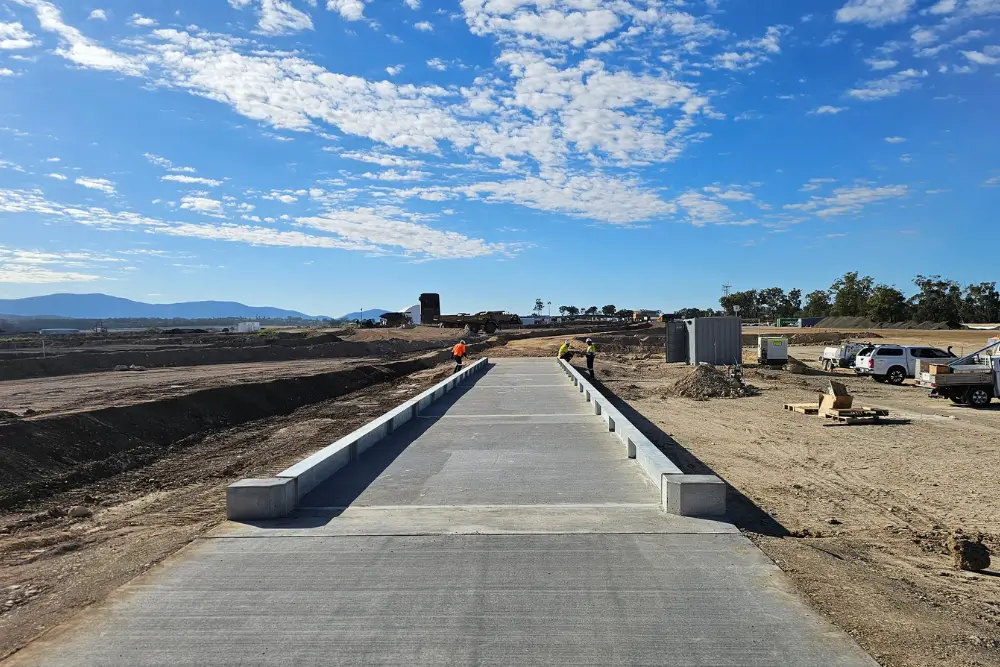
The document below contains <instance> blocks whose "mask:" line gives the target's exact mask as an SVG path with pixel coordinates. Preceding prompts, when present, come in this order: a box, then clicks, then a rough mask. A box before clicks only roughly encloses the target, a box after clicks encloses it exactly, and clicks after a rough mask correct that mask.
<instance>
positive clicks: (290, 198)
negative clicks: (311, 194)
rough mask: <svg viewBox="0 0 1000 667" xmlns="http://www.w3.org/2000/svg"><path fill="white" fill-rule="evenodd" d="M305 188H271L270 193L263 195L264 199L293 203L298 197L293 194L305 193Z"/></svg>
mask: <svg viewBox="0 0 1000 667" xmlns="http://www.w3.org/2000/svg"><path fill="white" fill-rule="evenodd" d="M305 194H306V191H305V190H296V191H294V194H293V191H292V190H272V191H271V193H270V194H266V195H263V198H264V199H270V200H272V201H280V202H281V203H282V204H294V203H295V202H297V201H298V200H299V199H298V197H296V196H295V195H303V196H304V195H305Z"/></svg>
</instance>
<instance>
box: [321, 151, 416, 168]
mask: <svg viewBox="0 0 1000 667" xmlns="http://www.w3.org/2000/svg"><path fill="white" fill-rule="evenodd" d="M340 157H342V158H347V159H349V160H357V161H358V162H368V163H370V164H377V165H379V166H382V167H419V166H420V165H422V164H424V161H423V160H415V159H412V158H405V157H400V156H399V155H389V154H387V153H379V152H376V151H371V152H365V151H348V152H345V153H341V154H340Z"/></svg>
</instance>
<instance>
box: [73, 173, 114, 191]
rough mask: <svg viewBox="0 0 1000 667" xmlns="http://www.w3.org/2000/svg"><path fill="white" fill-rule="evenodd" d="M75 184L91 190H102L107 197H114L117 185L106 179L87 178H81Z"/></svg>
mask: <svg viewBox="0 0 1000 667" xmlns="http://www.w3.org/2000/svg"><path fill="white" fill-rule="evenodd" d="M74 182H75V183H76V184H77V185H82V186H83V187H85V188H89V189H91V190H100V191H101V192H103V193H104V194H106V195H113V194H114V193H115V184H114V183H112V182H111V181H109V180H108V179H106V178H86V177H84V176H81V177H80V178H78V179H76V181H74Z"/></svg>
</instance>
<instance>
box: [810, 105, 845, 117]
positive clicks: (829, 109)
mask: <svg viewBox="0 0 1000 667" xmlns="http://www.w3.org/2000/svg"><path fill="white" fill-rule="evenodd" d="M842 111H847V107H835V106H830V105H829V104H826V105H824V106H821V107H816V108H815V109H813V110H812V111H810V112H809V114H810V115H813V116H836V115H837V114H838V113H840V112H842Z"/></svg>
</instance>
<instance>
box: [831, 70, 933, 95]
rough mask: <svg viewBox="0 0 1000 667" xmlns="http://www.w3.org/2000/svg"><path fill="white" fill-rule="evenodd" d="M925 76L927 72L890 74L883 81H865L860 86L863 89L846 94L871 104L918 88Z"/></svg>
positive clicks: (904, 71)
mask: <svg viewBox="0 0 1000 667" xmlns="http://www.w3.org/2000/svg"><path fill="white" fill-rule="evenodd" d="M925 76H927V70H917V69H907V70H903V71H902V72H896V73H895V74H890V75H889V76H887V77H885V78H884V79H876V80H874V81H866V82H865V83H864V84H862V86H863V87H861V88H854V89H852V90H849V91H847V94H848V95H850V96H851V97H853V98H856V99H859V100H862V101H864V102H873V101H875V100H881V99H884V98H886V97H894V96H895V95H899V94H900V93H902V92H904V91H907V90H912V89H914V88H918V87H919V86H920V79H922V78H924V77H925Z"/></svg>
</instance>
